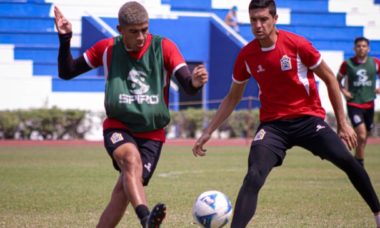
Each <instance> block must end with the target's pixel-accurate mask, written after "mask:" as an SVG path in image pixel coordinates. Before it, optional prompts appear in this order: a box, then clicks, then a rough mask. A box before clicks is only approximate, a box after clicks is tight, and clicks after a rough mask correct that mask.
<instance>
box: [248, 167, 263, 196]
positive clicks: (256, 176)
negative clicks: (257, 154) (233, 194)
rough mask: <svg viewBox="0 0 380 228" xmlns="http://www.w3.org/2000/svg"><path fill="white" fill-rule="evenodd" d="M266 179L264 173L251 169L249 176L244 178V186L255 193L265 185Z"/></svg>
mask: <svg viewBox="0 0 380 228" xmlns="http://www.w3.org/2000/svg"><path fill="white" fill-rule="evenodd" d="M265 177H266V175H264V174H263V173H262V172H260V171H259V170H257V169H254V168H251V169H249V171H248V173H247V175H246V176H245V178H244V185H245V186H246V187H247V188H249V189H250V190H252V191H254V192H258V191H259V190H260V188H261V187H262V186H263V185H264V182H265Z"/></svg>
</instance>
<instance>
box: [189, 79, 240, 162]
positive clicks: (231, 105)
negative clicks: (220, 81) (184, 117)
mask: <svg viewBox="0 0 380 228" xmlns="http://www.w3.org/2000/svg"><path fill="white" fill-rule="evenodd" d="M246 85H247V82H245V83H241V84H238V83H235V82H233V83H232V85H231V89H230V91H229V92H228V94H227V96H226V97H225V98H224V99H223V101H222V103H221V104H220V107H219V109H218V111H216V113H215V116H214V117H213V118H212V120H211V122H210V123H209V125H208V126H207V128H206V129H204V130H203V133H202V135H201V137H200V138H199V139H198V140H197V141H196V142H195V144H194V146H193V154H194V156H196V157H197V156H205V155H206V149H204V148H203V145H204V144H205V143H206V142H207V141H208V140H210V138H211V134H212V133H213V132H214V131H215V130H216V129H217V128H218V127H219V126H220V125H221V124H222V123H223V122H224V121H225V120H226V119H227V118H228V117H229V116H230V114H231V113H232V111H233V110H234V109H235V107H236V105H237V104H238V103H239V102H240V100H241V98H242V97H243V94H244V90H245V87H246Z"/></svg>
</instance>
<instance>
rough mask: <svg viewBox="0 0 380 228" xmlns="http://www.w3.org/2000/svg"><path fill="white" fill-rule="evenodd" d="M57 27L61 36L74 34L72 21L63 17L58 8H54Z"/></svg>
mask: <svg viewBox="0 0 380 228" xmlns="http://www.w3.org/2000/svg"><path fill="white" fill-rule="evenodd" d="M54 17H55V26H56V28H57V31H58V33H59V34H67V33H70V32H72V26H71V23H70V21H68V20H67V19H66V17H65V16H63V14H62V12H61V11H60V10H59V8H58V7H57V6H54Z"/></svg>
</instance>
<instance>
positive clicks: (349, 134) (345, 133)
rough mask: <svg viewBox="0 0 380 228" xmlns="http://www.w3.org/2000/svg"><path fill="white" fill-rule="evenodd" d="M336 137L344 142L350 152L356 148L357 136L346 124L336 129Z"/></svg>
mask: <svg viewBox="0 0 380 228" xmlns="http://www.w3.org/2000/svg"><path fill="white" fill-rule="evenodd" d="M338 135H339V137H340V138H341V139H342V140H344V142H345V143H346V145H347V146H348V148H349V149H350V150H352V149H354V148H356V147H357V145H358V140H357V135H356V133H355V131H354V129H352V127H351V126H350V125H348V123H344V124H342V125H341V126H340V127H339V128H338Z"/></svg>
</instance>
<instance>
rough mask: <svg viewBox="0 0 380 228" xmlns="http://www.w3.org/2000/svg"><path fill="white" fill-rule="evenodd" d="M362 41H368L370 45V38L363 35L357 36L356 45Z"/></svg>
mask: <svg viewBox="0 0 380 228" xmlns="http://www.w3.org/2000/svg"><path fill="white" fill-rule="evenodd" d="M362 41H364V42H366V43H367V45H369V39H367V38H365V37H363V36H361V37H357V38H356V39H355V41H354V44H355V45H356V44H357V43H359V42H362Z"/></svg>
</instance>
